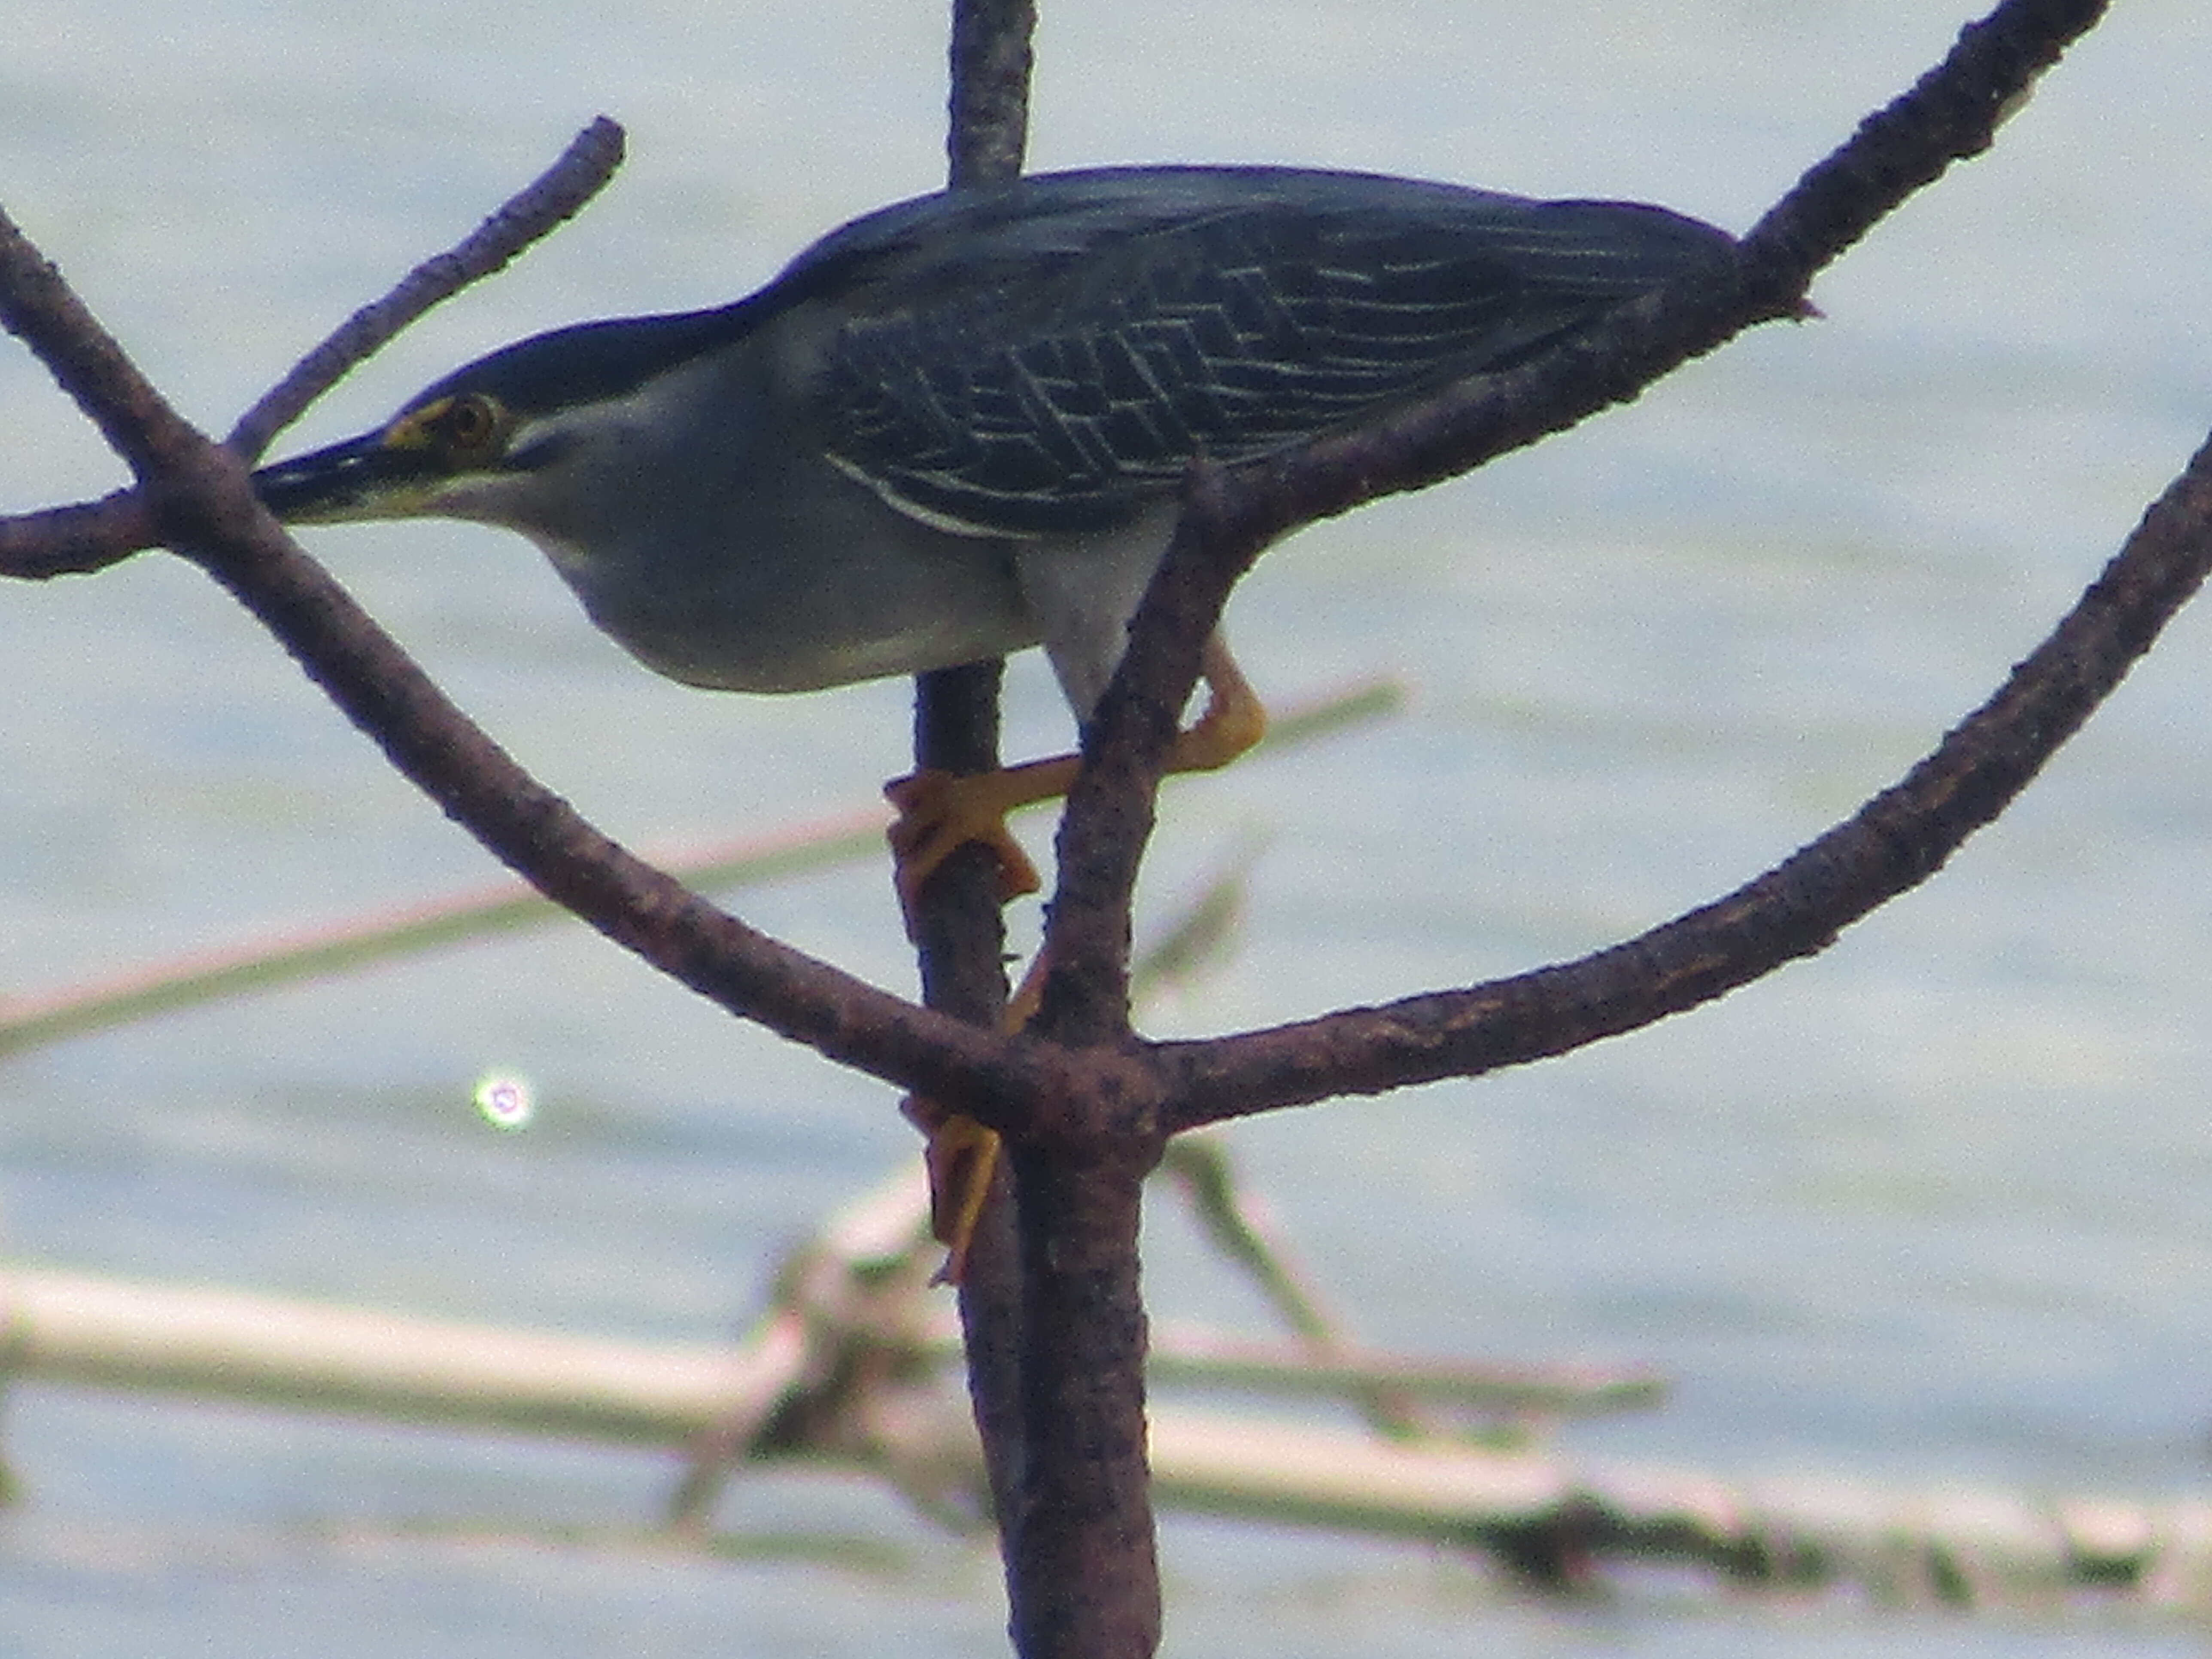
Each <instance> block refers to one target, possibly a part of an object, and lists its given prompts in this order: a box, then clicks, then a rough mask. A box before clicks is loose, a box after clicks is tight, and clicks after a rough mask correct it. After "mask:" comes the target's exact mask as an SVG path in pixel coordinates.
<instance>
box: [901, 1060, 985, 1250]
mask: <svg viewBox="0 0 2212 1659" xmlns="http://www.w3.org/2000/svg"><path fill="white" fill-rule="evenodd" d="M905 1110H906V1115H907V1116H908V1119H910V1120H911V1121H913V1122H915V1124H917V1125H919V1126H920V1127H921V1129H922V1130H923V1131H924V1132H925V1133H927V1135H928V1136H929V1145H928V1146H927V1147H926V1148H924V1149H923V1152H922V1162H923V1164H925V1166H926V1167H927V1169H928V1170H929V1231H930V1237H933V1238H934V1239H936V1241H937V1242H938V1243H940V1244H942V1245H944V1246H945V1263H944V1265H943V1266H942V1267H939V1268H938V1270H937V1271H936V1272H935V1273H933V1274H931V1275H930V1279H929V1282H930V1283H931V1284H933V1285H957V1284H959V1283H960V1282H961V1281H962V1280H963V1279H965V1278H966V1277H967V1274H968V1251H969V1247H970V1246H971V1245H973V1244H974V1243H975V1225H976V1224H977V1223H978V1222H980V1221H981V1219H982V1218H983V1206H984V1204H985V1202H986V1201H987V1200H989V1198H990V1196H991V1177H992V1176H994V1175H995V1174H996V1173H997V1172H998V1168H999V1149H1000V1146H1002V1145H1003V1144H1004V1143H1003V1142H1001V1141H1000V1138H999V1135H998V1133H997V1131H995V1130H992V1129H987V1128H985V1127H983V1126H982V1125H981V1124H980V1123H978V1122H976V1121H975V1119H974V1118H972V1117H963V1116H962V1115H960V1114H958V1113H957V1112H955V1113H953V1114H951V1115H949V1116H948V1115H944V1114H942V1113H940V1112H939V1110H938V1109H937V1106H936V1103H934V1102H933V1101H927V1100H922V1099H919V1098H910V1099H908V1101H907V1103H906V1107H905Z"/></svg>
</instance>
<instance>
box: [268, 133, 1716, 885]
mask: <svg viewBox="0 0 2212 1659" xmlns="http://www.w3.org/2000/svg"><path fill="white" fill-rule="evenodd" d="M1730 246H1731V244H1730V242H1729V238H1728V236H1727V235H1726V234H1724V233H1723V232H1721V231H1718V230H1716V229H1714V228H1712V227H1711V226H1710V225H1705V224H1701V223H1699V222H1697V221H1695V220H1692V219H1687V218H1684V217H1682V216H1680V215H1677V214H1674V213H1669V212H1667V211H1665V210H1662V209H1659V208H1654V207H1646V206H1641V205H1637V204H1627V203H1618V202H1583V201H1567V202H1537V201H1529V200H1526V199H1523V198H1522V197H1513V196H1502V195H1497V194H1492V193H1490V192H1487V191H1474V190H1467V189H1462V188H1459V187H1457V186H1454V185H1439V184H1425V183H1419V182H1415V181H1413V180H1409V179H1389V178H1382V177H1376V176H1374V175H1370V174H1364V173H1322V172H1306V171H1298V170H1293V169H1288V168H1278V167H1128V168H1110V169H1103V170H1098V171H1092V172H1082V173H1052V174H1042V175H1037V176H1033V177H1030V178H1027V179H1020V180H1018V181H1017V182H1014V183H1012V184H1007V185H994V186H991V187H988V188H981V189H965V190H957V191H944V192H940V193H939V194H937V195H933V196H925V197H919V198H917V199H915V200H914V201H910V202H903V203H901V204H897V205H896V206H893V207H888V208H884V209H883V210H879V211H878V212H875V213H871V214H869V215H867V216H865V217H863V218H860V219H856V220H854V222H852V223H850V224H848V225H846V226H845V227H844V228H842V229H839V230H836V231H833V232H831V233H830V234H829V235H827V236H825V237H823V239H822V240H820V241H818V242H817V243H815V244H814V245H813V246H811V247H810V248H808V249H807V250H806V251H805V252H803V253H801V254H800V255H799V257H798V258H796V259H794V260H793V261H792V263H791V264H790V265H789V266H787V268H786V269H785V270H784V271H783V273H782V274H781V276H778V277H777V278H776V279H775V281H774V282H772V283H769V285H768V286H767V287H766V288H763V289H761V290H760V291H759V292H758V293H757V294H754V295H750V296H748V297H747V298H745V299H743V300H739V301H737V302H736V303H734V304H732V305H726V306H722V307H716V308H714V309H713V310H708V311H693V312H684V313H678V314H672V315H664V316H651V317H636V318H626V319H617V320H613V321H607V322H596V323H586V324H582V325H579V326H576V327H573V328H566V329H561V330H558V331H555V332H553V333H550V334H541V335H538V337H535V338H533V339H528V340H524V341H522V342H520V343H519V344H515V345H511V346H508V347H507V348H505V349H502V350H500V351H495V352H494V353H492V354H491V355H490V356H488V357H483V358H481V359H479V360H478V361H477V362H473V363H471V364H469V365H468V366H467V367H466V368H461V369H457V370H456V371H454V373H453V374H449V375H447V377H446V378H445V379H444V380H440V381H439V382H438V383H437V384H436V385H435V386H431V387H430V388H429V389H428V390H427V391H425V392H422V394H421V395H420V396H418V397H416V398H415V399H414V400H413V401H411V402H410V403H409V404H407V405H406V407H405V408H404V409H402V410H400V411H399V413H398V415H397V416H394V417H393V418H392V420H391V421H390V422H386V424H385V425H383V426H382V427H380V428H377V429H376V430H375V431H374V432H371V433H368V434H367V435H364V436H362V437H360V438H356V439H355V440H354V441H351V442H349V443H343V444H339V445H337V446H336V447H332V448H329V449H325V450H321V451H319V452H318V453H314V454H311V455H306V456H302V457H301V458H299V459H295V460H290V461H286V462H283V463H282V464H280V465H275V466H271V467H270V468H268V469H267V470H265V471H263V472H262V473H260V474H259V475H258V485H259V488H260V491H261V495H262V498H263V500H264V501H266V502H267V503H268V505H269V506H270V508H271V509H272V510H273V511H274V512H275V513H276V514H277V515H278V516H279V517H281V518H283V519H284V520H288V521H289V522H291V523H295V524H330V523H337V522H342V521H346V520H362V519H389V518H413V517H424V516H435V517H443V518H453V519H471V520H479V521H481V522H483V523H487V524H495V525H503V526H507V528H509V529H512V530H518V531H520V532H522V533H523V534H524V535H526V536H527V537H529V538H531V539H532V541H534V542H536V543H537V544H538V545H539V546H540V547H541V548H543V549H544V550H545V552H546V554H547V555H548V556H550V558H551V559H552V561H553V564H554V566H555V568H556V569H558V570H559V571H560V573H561V574H562V577H564V578H565V579H566V580H567V581H568V585H569V586H571V587H573V588H574V590H575V592H576V594H577V596H578V597H579V598H580V599H582V600H583V602H584V608H585V609H586V611H589V612H590V613H591V616H592V621H593V622H595V623H598V624H599V627H601V628H602V629H605V630H606V632H608V633H609V634H611V635H613V636H614V637H615V638H616V639H617V641H620V642H621V643H622V644H623V646H624V647H626V648H627V649H629V651H630V652H631V653H632V654H634V655H635V656H636V657H637V658H638V659H639V660H640V661H641V662H643V663H644V664H646V665H647V666H648V667H650V668H653V669H655V670H658V671H659V672H661V673H663V674H666V675H668V676H670V677H671V678H675V679H678V680H681V681H684V682H685V683H686V684H691V685H699V686H708V687H714V688H718V689H722V690H738V691H806V690H815V689H817V688H819V687H823V686H831V685H844V684H850V683H852V682H854V681H857V680H865V679H870V678H875V677H877V676H879V675H886V674H911V673H916V672H919V671H922V670H925V669H933V668H944V667H949V666H951V665H955V664H959V663H966V662H972V661H975V660H976V659H981V658H986V657H992V656H998V655H1001V654H1004V653H1008V652H1012V651H1018V650H1021V649H1023V648H1024V647H1029V646H1033V645H1039V644H1042V646H1043V647H1044V648H1045V651H1046V653H1047V654H1048V656H1049V657H1050V658H1051V659H1052V665H1053V669H1054V672H1055V673H1056V674H1057V675H1058V676H1059V678H1060V687H1061V689H1062V690H1064V691H1065V692H1066V696H1067V701H1068V702H1069V704H1070V705H1071V706H1072V707H1073V709H1074V711H1075V714H1076V718H1077V719H1078V720H1079V721H1080V720H1087V719H1088V718H1089V716H1090V714H1091V709H1092V708H1093V706H1094V705H1095V704H1096V703H1097V700H1098V697H1099V696H1100V694H1101V693H1102V692H1103V690H1105V688H1106V684H1107V681H1108V680H1109V678H1111V676H1112V674H1113V671H1114V669H1115V665H1116V663H1117V662H1118V661H1119V660H1120V658H1121V649H1122V643H1123V637H1124V633H1125V630H1126V629H1127V624H1128V621H1129V618H1130V616H1131V614H1132V613H1133V611H1134V609H1135V607H1136V604H1137V601H1138V599H1139V597H1140V596H1141V595H1142V593H1143V591H1144V588H1145V585H1146V581H1147V580H1149V579H1150V578H1151V576H1152V572H1153V570H1154V569H1155V568H1156V567H1157V566H1158V562H1159V561H1160V558H1161V556H1162V555H1163V554H1164V551H1165V550H1166V547H1167V544H1168V540H1169V538H1170V534H1171V533H1172V532H1173V529H1174V526H1175V520H1176V505H1177V500H1178V491H1179V488H1180V486H1181V484H1182V480H1183V478H1184V477H1185V474H1186V471H1187V470H1188V464H1189V463H1190V461H1191V460H1192V459H1193V458H1194V457H1196V456H1200V455H1204V456H1206V457H1210V458H1211V459H1213V460H1215V461H1218V462H1223V463H1235V462H1238V461H1243V460H1249V459H1253V458H1255V457H1259V456H1264V455H1267V454H1268V453H1272V452H1275V451H1279V450H1282V449H1285V448H1287V447H1291V446H1293V445H1296V444H1298V443H1300V442H1302V441H1306V440H1308V439H1310V438H1313V437H1315V436H1316V435H1321V434H1324V433H1328V432H1332V431H1336V430H1339V429H1341V428H1349V427H1352V426H1356V425H1357V424H1358V423H1359V422H1363V421H1365V420H1368V419H1370V418H1372V417H1373V416H1376V415H1377V414H1379V413H1381V412H1383V411H1386V410H1389V409H1390V408H1391V407H1392V406H1393V405H1394V404H1399V403H1402V402H1404V401H1405V400H1407V399H1409V398H1415V397H1419V396H1420V395H1421V394H1423V393H1425V392H1430V391H1432V390H1434V389H1436V388H1437V387H1439V386H1443V385H1445V384H1447V383H1449V382H1452V381H1455V380H1461V379H1463V378H1467V377H1470V376H1477V375H1482V374H1493V373H1496V372H1498V371H1500V370H1503V369H1505V368H1510V367H1512V366H1513V365H1515V364H1516V363H1518V362H1522V361H1523V360H1525V359H1526V358H1528V356H1531V355H1532V354H1533V353H1534V352H1536V351H1537V350H1539V349H1541V348H1542V347H1544V346H1545V345H1547V343H1551V342H1553V341H1555V340H1558V339H1559V338H1560V337H1563V336H1565V335H1569V334H1571V333H1573V332H1574V331H1577V329H1580V328H1583V327H1584V326H1586V325H1589V323H1591V322H1592V321H1593V320H1594V319H1597V318H1598V317H1600V316H1601V315H1603V314H1604V313H1606V312H1607V310H1609V309H1610V308H1612V307H1615V306H1618V305H1620V304H1621V303H1622V302H1624V301H1627V300H1630V299H1632V298H1634V297H1636V296H1637V295H1641V294H1643V293H1644V292H1646V291H1647V290H1650V289H1653V288H1656V287H1657V286H1659V285H1660V284H1662V283H1666V282H1667V281H1668V280H1669V279H1670V278H1672V277H1674V276H1677V275H1679V274H1680V273H1681V272H1683V271H1685V270H1689V269H1690V268H1692V267H1693V266H1695V265H1698V264H1701V263H1704V262H1707V261H1711V260H1714V259H1717V258H1720V257H1722V256H1723V254H1724V253H1725V252H1727V250H1728V249H1729V247H1730ZM1206 679H1207V682H1208V684H1209V689H1210V691H1211V693H1212V698H1211V702H1210V704H1209V707H1208V709H1207V712H1206V716H1205V717H1204V718H1202V719H1201V720H1200V721H1199V722H1198V723H1197V724H1196V725H1195V726H1194V727H1193V728H1192V729H1191V730H1190V731H1189V732H1185V733H1184V734H1183V736H1182V739H1181V740H1179V742H1178V744H1177V745H1176V749H1175V750H1174V752H1173V754H1172V755H1171V757H1170V761H1171V764H1172V765H1173V766H1175V767H1176V768H1178V769H1190V768H1193V767H1200V766H1208V765H1218V764H1220V763H1223V762H1224V761H1225V760H1227V759H1229V758H1230V757H1231V756H1233V755H1234V754H1236V753H1238V752H1241V750H1242V749H1243V748H1245V747H1249V744H1251V743H1252V742H1253V741H1254V740H1255V739H1256V738H1257V737H1258V736H1259V733H1260V731H1261V714H1260V711H1259V705H1258V702H1257V699H1256V698H1255V697H1254V696H1252V695H1251V693H1250V690H1249V688H1248V687H1246V686H1245V685H1244V684H1243V680H1242V678H1240V677H1239V676H1238V675H1237V672H1236V668H1235V665H1234V664H1233V663H1232V662H1231V660H1230V658H1229V655H1228V653H1227V651H1226V650H1225V648H1224V647H1222V646H1221V644H1220V641H1218V639H1216V640H1215V641H1212V644H1211V645H1210V647H1209V649H1208V652H1207V655H1206ZM1071 772H1072V764H1071V763H1070V762H1068V761H1067V760H1065V759H1063V760H1060V761H1055V762H1042V763H1034V764H1033V765H1031V766H1030V767H1026V768H1020V769H1015V770H1014V771H1012V772H1009V773H1002V774H997V775H993V776H992V777H990V778H988V779H985V780H982V781H969V780H963V781H961V782H960V784H959V785H958V786H957V787H951V788H948V787H946V786H945V784H944V783H943V781H930V782H929V784H928V785H927V787H922V786H920V785H916V783H915V781H911V780H910V781H908V784H909V786H912V787H908V789H907V791H906V793H904V794H903V795H902V796H900V797H898V798H899V799H901V804H902V805H903V806H905V807H907V808H908V813H909V817H908V822H907V824H906V825H905V827H904V828H903V829H902V831H901V832H899V836H902V837H903V838H902V839H901V843H900V844H901V846H902V850H904V851H906V852H907V853H908V854H909V862H908V865H907V866H906V873H905V879H906V882H907V884H908V891H909V893H910V892H911V890H912V885H913V884H915V883H917V882H918V881H919V880H920V879H921V878H922V876H923V875H925V874H926V873H927V871H928V870H929V869H930V868H933V866H934V865H935V864H936V862H937V861H938V860H940V859H941V858H942V856H943V854H945V852H946V851H948V850H950V848H951V847H953V846H955V845H957V844H958V843H959V842H961V841H963V840H964V839H971V838H984V839H989V838H991V837H990V836H989V834H988V831H987V829H983V828H981V827H980V826H981V825H982V824H983V823H986V822H987V823H996V822H997V818H998V817H999V816H1000V815H1002V814H1003V811H1004V810H1005V809H1006V807H1008V806H1010V805H1016V804H1018V803H1019V802H1021V801H1024V800H1030V799H1044V798H1046V797H1047V796H1048V795H1051V794H1054V793H1060V791H1061V790H1062V789H1063V788H1064V787H1065V785H1066V781H1067V779H1068V777H1069V775H1071ZM956 798H957V799H956ZM979 814H980V816H979ZM899 836H895V839H896V838H899ZM994 844H996V845H998V846H999V847H1000V850H1001V854H1002V859H1005V860H1006V869H1007V871H1008V878H1009V885H1010V886H1014V885H1018V884H1021V883H1022V882H1024V881H1026V882H1027V883H1028V884H1032V885H1033V884H1034V882H1035V877H1034V874H1033V873H1030V872H1027V866H1026V864H1025V862H1015V861H1014V860H1018V857H1019V855H1018V851H1017V852H1014V853H1012V854H1011V856H1010V857H1009V856H1008V855H1007V854H1006V849H1007V848H1011V845H1012V844H1011V842H1006V840H1005V836H1004V831H1003V829H1002V828H1001V829H999V831H998V834H997V837H996V840H995V842H994Z"/></svg>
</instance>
